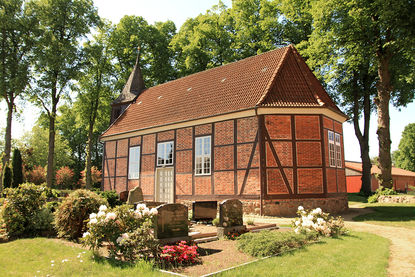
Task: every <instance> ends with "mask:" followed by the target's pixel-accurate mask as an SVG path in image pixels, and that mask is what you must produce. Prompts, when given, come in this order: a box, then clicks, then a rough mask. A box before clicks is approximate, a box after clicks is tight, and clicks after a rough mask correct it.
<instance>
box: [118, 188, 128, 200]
mask: <svg viewBox="0 0 415 277" xmlns="http://www.w3.org/2000/svg"><path fill="white" fill-rule="evenodd" d="M128 194H129V191H128V190H125V191H122V192H120V201H121V202H123V203H125V202H127V200H128Z"/></svg>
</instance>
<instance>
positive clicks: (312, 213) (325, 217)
mask: <svg viewBox="0 0 415 277" xmlns="http://www.w3.org/2000/svg"><path fill="white" fill-rule="evenodd" d="M297 215H298V216H299V217H297V218H295V219H294V220H293V222H292V226H293V228H294V231H295V232H296V233H307V232H312V231H315V232H318V233H319V234H320V235H323V236H326V237H331V236H338V235H341V234H344V233H345V229H344V222H343V219H342V218H341V217H340V216H339V217H337V218H334V217H332V216H330V215H329V214H328V213H323V211H322V210H321V209H320V208H316V209H314V210H305V209H304V208H303V207H302V206H299V207H298V210H297Z"/></svg>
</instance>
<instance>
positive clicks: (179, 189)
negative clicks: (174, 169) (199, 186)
mask: <svg viewBox="0 0 415 277" xmlns="http://www.w3.org/2000/svg"><path fill="white" fill-rule="evenodd" d="M176 194H177V195H192V173H188V174H176Z"/></svg>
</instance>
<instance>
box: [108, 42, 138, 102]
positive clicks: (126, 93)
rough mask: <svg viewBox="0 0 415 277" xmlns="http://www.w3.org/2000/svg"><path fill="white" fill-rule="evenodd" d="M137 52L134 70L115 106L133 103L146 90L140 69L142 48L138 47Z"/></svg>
mask: <svg viewBox="0 0 415 277" xmlns="http://www.w3.org/2000/svg"><path fill="white" fill-rule="evenodd" d="M137 50H138V52H137V59H136V61H135V65H134V68H133V70H132V71H131V74H130V77H128V80H127V83H126V84H125V86H124V88H123V90H122V91H121V94H120V96H118V98H117V99H116V100H114V102H113V103H112V104H113V105H114V104H121V103H126V102H130V101H133V100H134V99H135V98H136V97H137V96H138V95H139V94H140V93H141V92H142V91H143V90H144V89H145V85H144V79H143V75H142V73H141V68H140V54H141V51H140V50H141V49H140V47H137Z"/></svg>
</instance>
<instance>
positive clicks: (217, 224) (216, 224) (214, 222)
mask: <svg viewBox="0 0 415 277" xmlns="http://www.w3.org/2000/svg"><path fill="white" fill-rule="evenodd" d="M212 224H213V225H214V226H216V227H217V226H219V218H218V217H217V218H215V219H214V220H212Z"/></svg>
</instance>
